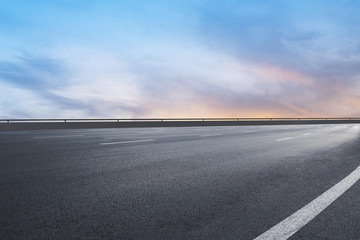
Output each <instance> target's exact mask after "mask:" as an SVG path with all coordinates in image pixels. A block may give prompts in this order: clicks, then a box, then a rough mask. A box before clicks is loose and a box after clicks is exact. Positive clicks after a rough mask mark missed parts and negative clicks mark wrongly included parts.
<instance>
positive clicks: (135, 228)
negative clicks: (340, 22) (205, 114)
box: [0, 124, 360, 239]
mask: <svg viewBox="0 0 360 240" xmlns="http://www.w3.org/2000/svg"><path fill="white" fill-rule="evenodd" d="M359 133H360V125H358V124H345V125H344V124H342V125H336V124H334V125H284V126H281V125H278V126H223V127H218V126H216V127H179V128H177V127H173V128H129V129H77V130H70V129H65V130H36V131H14V132H0V194H1V195H0V226H1V228H0V239H254V238H255V237H257V236H259V235H260V234H262V233H263V232H265V231H267V230H268V229H269V228H271V227H272V226H274V225H276V224H277V223H279V222H281V221H282V220H283V219H285V218H286V217H288V216H289V215H291V214H293V213H294V212H296V211H297V210H298V209H300V208H302V207H303V206H304V205H306V204H307V203H309V202H311V201H312V200H313V199H315V198H317V197H318V196H319V195H321V194H322V193H323V192H325V191H327V190H328V189H329V188H331V187H332V186H333V185H335V184H336V183H338V182H339V181H341V180H342V179H343V178H345V177H346V176H347V175H348V174H350V173H351V172H352V171H353V170H354V169H356V168H357V167H358V166H359V165H360V148H359V146H360V138H359ZM359 201H360V182H359V183H355V184H354V185H353V186H352V187H351V188H350V189H349V190H348V191H347V192H345V193H344V194H343V195H342V196H341V197H339V198H338V199H337V200H336V201H335V202H333V203H332V204H331V205H330V206H329V207H328V208H326V209H325V210H324V211H323V212H322V213H320V214H319V215H318V216H317V217H316V218H315V219H313V220H312V221H311V222H309V223H308V224H307V225H305V226H304V227H303V228H302V229H300V230H299V231H298V232H297V233H296V234H295V235H293V236H292V237H291V238H290V239H359V236H360V225H359V222H360V204H359Z"/></svg>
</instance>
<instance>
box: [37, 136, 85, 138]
mask: <svg viewBox="0 0 360 240" xmlns="http://www.w3.org/2000/svg"><path fill="white" fill-rule="evenodd" d="M83 136H84V135H62V136H60V135H59V136H43V137H34V138H67V137H83Z"/></svg>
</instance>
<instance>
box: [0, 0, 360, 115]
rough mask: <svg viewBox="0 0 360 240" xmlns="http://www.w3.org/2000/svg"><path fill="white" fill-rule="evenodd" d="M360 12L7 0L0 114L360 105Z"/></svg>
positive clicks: (316, 110) (238, 4)
mask: <svg viewBox="0 0 360 240" xmlns="http://www.w3.org/2000/svg"><path fill="white" fill-rule="evenodd" d="M359 11H360V2H359V1H355V0H353V1H345V0H343V1H342V0H327V1H325V0H317V1H310V0H283V1H281V0H278V1H277V0H274V1H269V0H252V1H239V0H237V1H233V0H223V1H218V0H217V1H215V0H166V1H165V0H162V1H160V0H155V1H154V0H152V1H145V0H142V1H140V0H131V1H130V0H122V1H118V0H106V1H104V0H103V1H100V0H88V1H81V0H78V1H73V0H52V1H45V0H32V1H27V0H26V1H25V0H11V1H8V0H0V51H1V54H0V118H58V117H59V118H83V117H84V118H85V117H86V118H102V117H119V118H120V117H121V118H127V117H131V118H133V117H138V118H141V117H268V116H272V117H318V116H319V117H320V116H329V117H330V116H333V117H335V116H360V28H359V27H358V25H359V23H360V15H359V14H358V12H359Z"/></svg>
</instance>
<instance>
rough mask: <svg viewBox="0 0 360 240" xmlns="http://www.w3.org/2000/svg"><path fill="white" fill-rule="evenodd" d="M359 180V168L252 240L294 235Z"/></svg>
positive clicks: (285, 237)
mask: <svg viewBox="0 0 360 240" xmlns="http://www.w3.org/2000/svg"><path fill="white" fill-rule="evenodd" d="M359 179H360V166H359V167H357V168H356V169H355V170H354V171H353V172H352V173H350V174H349V175H348V176H347V177H345V178H344V179H343V180H341V181H340V182H339V183H337V184H336V185H335V186H333V187H332V188H330V189H329V190H327V191H326V192H324V193H323V194H321V195H320V196H319V197H317V198H316V199H315V200H313V201H312V202H310V203H309V204H307V205H306V206H304V207H303V208H301V209H300V210H298V211H297V212H295V213H294V214H292V215H291V216H289V217H287V218H286V219H284V220H283V221H281V222H280V223H278V224H277V225H275V226H274V227H272V228H270V229H269V230H268V231H266V232H265V233H263V234H261V235H260V236H258V237H257V238H255V239H254V240H265V239H267V240H268V239H276V240H285V239H288V238H289V237H291V236H292V235H294V234H295V233H296V232H297V231H299V230H300V229H301V228H302V227H303V226H305V225H306V224H307V223H309V222H310V221H311V220H312V219H314V218H315V217H316V216H317V215H318V214H320V213H321V212H322V211H323V210H324V209H326V208H327V207H328V206H329V205H330V204H331V203H333V202H334V201H335V200H336V199H337V198H338V197H340V196H341V195H342V194H343V193H344V192H345V191H346V190H348V189H349V188H350V187H351V186H352V185H354V184H355V183H356V182H357V181H358V180H359Z"/></svg>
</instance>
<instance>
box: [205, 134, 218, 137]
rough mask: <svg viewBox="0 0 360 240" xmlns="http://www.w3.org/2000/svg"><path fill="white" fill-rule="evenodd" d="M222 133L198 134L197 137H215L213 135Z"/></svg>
mask: <svg viewBox="0 0 360 240" xmlns="http://www.w3.org/2000/svg"><path fill="white" fill-rule="evenodd" d="M221 135H222V134H205V135H199V137H215V136H221Z"/></svg>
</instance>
